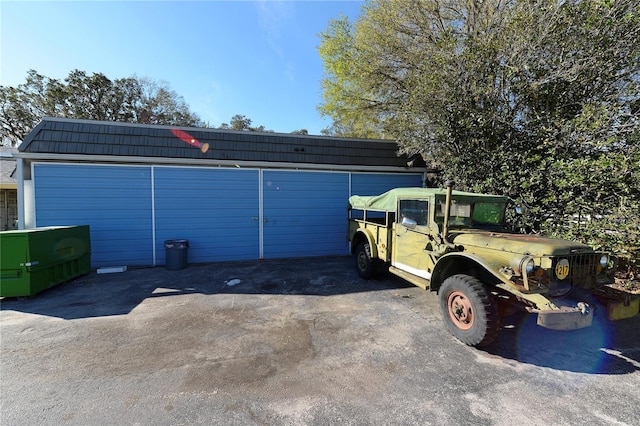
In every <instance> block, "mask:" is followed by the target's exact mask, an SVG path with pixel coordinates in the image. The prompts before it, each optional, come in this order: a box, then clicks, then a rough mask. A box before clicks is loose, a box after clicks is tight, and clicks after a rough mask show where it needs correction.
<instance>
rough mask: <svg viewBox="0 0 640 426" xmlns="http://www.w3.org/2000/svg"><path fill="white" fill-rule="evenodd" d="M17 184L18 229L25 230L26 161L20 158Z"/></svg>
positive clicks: (17, 165)
mask: <svg viewBox="0 0 640 426" xmlns="http://www.w3.org/2000/svg"><path fill="white" fill-rule="evenodd" d="M16 174H17V176H16V183H17V186H16V188H17V190H18V229H25V228H24V222H25V214H24V160H22V158H18V159H17V160H16Z"/></svg>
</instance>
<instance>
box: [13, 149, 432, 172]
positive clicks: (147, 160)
mask: <svg viewBox="0 0 640 426" xmlns="http://www.w3.org/2000/svg"><path fill="white" fill-rule="evenodd" d="M14 156H15V157H16V158H22V159H25V160H30V161H58V162H60V161H67V162H92V163H122V164H124V163H126V164H152V165H178V166H186V165H189V166H210V167H236V168H270V169H296V170H331V171H362V172H393V173H422V172H424V170H420V169H416V168H411V167H401V166H366V165H358V164H346V165H345V164H316V163H287V162H271V161H235V160H216V159H193V158H168V157H138V156H123V155H84V154H53V153H33V152H18V153H16V154H14Z"/></svg>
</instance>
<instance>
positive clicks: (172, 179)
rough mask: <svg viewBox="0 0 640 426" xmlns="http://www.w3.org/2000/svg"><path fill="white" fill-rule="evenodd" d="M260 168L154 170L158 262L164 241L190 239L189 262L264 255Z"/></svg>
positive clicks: (162, 257)
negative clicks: (261, 246) (260, 233)
mask: <svg viewBox="0 0 640 426" xmlns="http://www.w3.org/2000/svg"><path fill="white" fill-rule="evenodd" d="M258 178H259V174H258V171H257V170H246V169H245V170H236V169H208V168H180V167H156V168H155V195H156V199H155V206H156V217H155V224H156V252H157V259H158V260H157V262H158V263H159V264H164V263H166V259H165V249H164V241H165V240H171V239H187V240H189V251H188V258H189V262H192V263H198V262H212V261H227V260H246V259H256V258H258V257H259V252H260V251H259V250H260V249H259V229H258V226H259V223H258V221H257V220H255V219H254V218H257V217H258V209H259V199H258Z"/></svg>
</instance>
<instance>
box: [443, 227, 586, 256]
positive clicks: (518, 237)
mask: <svg viewBox="0 0 640 426" xmlns="http://www.w3.org/2000/svg"><path fill="white" fill-rule="evenodd" d="M448 239H449V241H451V242H453V243H454V244H456V245H461V246H463V247H464V248H465V250H467V249H472V247H477V248H480V249H483V250H498V251H503V252H510V253H514V254H522V255H530V256H535V257H541V256H559V255H567V254H573V253H592V252H593V249H592V248H591V247H589V246H587V245H585V244H581V243H577V242H575V241H566V240H558V239H552V238H545V237H541V236H539V235H528V234H526V235H523V234H510V233H503V232H490V231H481V230H475V229H474V230H455V229H454V230H451V232H450V233H449V237H448Z"/></svg>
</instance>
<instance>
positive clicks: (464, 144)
mask: <svg viewBox="0 0 640 426" xmlns="http://www.w3.org/2000/svg"><path fill="white" fill-rule="evenodd" d="M319 52H320V54H321V56H322V59H323V62H324V66H325V72H326V75H325V78H324V79H323V81H322V88H323V97H324V99H323V101H324V102H323V104H322V105H320V106H319V110H320V112H321V113H322V114H323V115H326V116H329V117H331V118H332V119H333V126H332V127H330V128H329V129H326V131H325V133H326V134H333V135H339V136H342V135H347V136H356V137H371V136H374V137H383V138H388V139H395V140H397V141H398V143H399V146H400V150H401V152H403V153H406V154H409V155H412V154H415V153H420V154H422V155H423V157H424V158H425V160H426V161H427V164H428V165H433V166H438V167H440V168H442V169H443V170H444V173H443V176H442V179H453V180H454V181H455V182H456V185H457V187H458V188H460V189H467V190H476V191H485V192H494V193H503V194H507V195H509V196H511V197H512V198H513V199H514V200H516V202H518V203H522V204H525V205H528V206H529V209H528V210H527V215H526V217H525V220H526V222H527V225H528V226H529V227H530V228H532V229H533V230H534V231H536V232H540V231H544V232H548V233H550V234H553V235H556V236H568V237H575V238H578V239H581V240H584V241H587V242H589V243H591V244H595V245H597V246H601V247H603V248H607V249H612V250H615V251H616V252H618V253H624V252H627V253H628V255H629V258H630V259H631V261H633V259H634V256H635V258H637V255H638V245H639V244H638V232H639V231H640V229H638V223H637V218H638V216H639V213H640V211H639V210H638V209H639V207H638V206H639V205H640V195H639V194H640V176H638V173H639V170H640V162H639V158H640V137H639V133H640V120H639V112H640V67H639V64H640V10H639V8H638V3H637V1H635V0H593V1H580V0H566V1H563V2H558V1H555V0H506V1H505V0H488V1H482V2H481V1H475V0H448V1H441V0H404V1H396V0H378V1H375V2H374V1H370V2H367V3H366V4H365V5H364V6H363V9H362V14H361V16H360V18H358V20H357V21H355V22H353V23H351V22H349V21H348V20H347V19H346V18H344V17H341V18H339V19H336V20H334V21H331V22H330V23H329V26H328V28H327V30H326V32H325V33H323V34H321V43H320V47H319ZM578 217H579V218H581V219H580V220H577V219H575V218H578ZM585 218H586V219H585ZM634 220H635V222H634ZM622 224H624V226H623V225H622ZM605 228H606V229H609V230H610V231H609V232H604V229H605ZM629 253H631V254H629Z"/></svg>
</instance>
